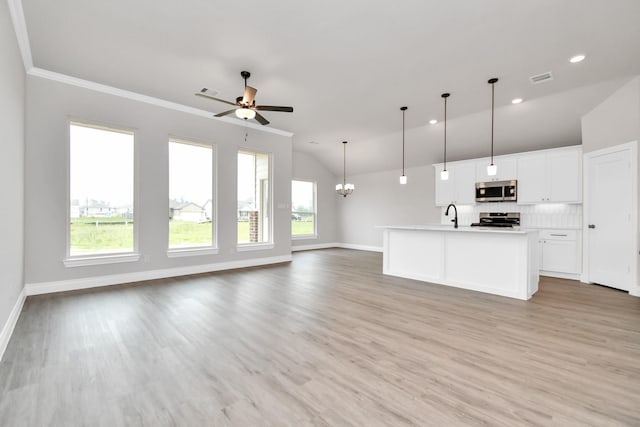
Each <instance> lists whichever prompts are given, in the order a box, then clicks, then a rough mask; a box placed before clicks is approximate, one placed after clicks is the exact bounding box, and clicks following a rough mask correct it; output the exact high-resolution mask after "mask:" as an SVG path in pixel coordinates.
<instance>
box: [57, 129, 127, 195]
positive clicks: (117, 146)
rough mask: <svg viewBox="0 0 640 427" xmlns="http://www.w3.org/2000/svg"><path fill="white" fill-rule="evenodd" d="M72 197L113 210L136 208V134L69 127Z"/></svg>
mask: <svg viewBox="0 0 640 427" xmlns="http://www.w3.org/2000/svg"><path fill="white" fill-rule="evenodd" d="M69 131H70V166H71V167H70V184H71V185H70V187H71V188H70V193H71V194H70V195H71V200H74V199H75V200H79V201H80V204H81V205H84V204H85V203H86V200H87V199H89V200H90V199H95V200H99V201H105V202H108V203H110V204H111V206H114V207H116V206H128V205H132V204H133V133H121V132H115V131H106V130H103V129H96V128H90V127H85V126H77V125H73V124H72V125H71V126H70V130H69Z"/></svg>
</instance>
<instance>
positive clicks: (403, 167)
mask: <svg viewBox="0 0 640 427" xmlns="http://www.w3.org/2000/svg"><path fill="white" fill-rule="evenodd" d="M405 111H407V109H406V108H405V109H404V110H402V176H404V112H405Z"/></svg>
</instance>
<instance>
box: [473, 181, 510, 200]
mask: <svg viewBox="0 0 640 427" xmlns="http://www.w3.org/2000/svg"><path fill="white" fill-rule="evenodd" d="M517 200H518V181H516V180H513V181H491V182H477V183H476V202H515V201H517Z"/></svg>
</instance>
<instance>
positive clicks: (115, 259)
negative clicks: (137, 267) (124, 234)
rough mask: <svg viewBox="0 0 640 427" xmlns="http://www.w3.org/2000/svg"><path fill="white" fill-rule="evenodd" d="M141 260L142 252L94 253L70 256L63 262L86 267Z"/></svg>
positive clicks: (70, 265) (65, 264)
mask: <svg viewBox="0 0 640 427" xmlns="http://www.w3.org/2000/svg"><path fill="white" fill-rule="evenodd" d="M139 260H140V254H136V253H127V254H117V255H93V256H86V257H70V258H67V259H65V260H63V261H62V262H63V263H64V266H65V267H86V266H89V265H103V264H119V263H123V262H136V261H139Z"/></svg>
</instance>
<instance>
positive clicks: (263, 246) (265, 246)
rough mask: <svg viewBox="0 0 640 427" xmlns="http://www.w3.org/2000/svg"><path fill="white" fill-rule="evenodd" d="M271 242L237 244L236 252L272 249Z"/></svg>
mask: <svg viewBox="0 0 640 427" xmlns="http://www.w3.org/2000/svg"><path fill="white" fill-rule="evenodd" d="M273 248H274V246H273V243H255V244H247V245H238V246H237V248H236V249H237V251H238V252H248V251H263V250H266V249H273Z"/></svg>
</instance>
